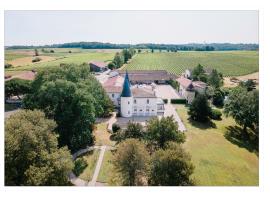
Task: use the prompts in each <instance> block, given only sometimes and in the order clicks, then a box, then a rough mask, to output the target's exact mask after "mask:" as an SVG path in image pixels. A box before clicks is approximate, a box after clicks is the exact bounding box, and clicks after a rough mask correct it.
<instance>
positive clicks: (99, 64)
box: [89, 61, 107, 68]
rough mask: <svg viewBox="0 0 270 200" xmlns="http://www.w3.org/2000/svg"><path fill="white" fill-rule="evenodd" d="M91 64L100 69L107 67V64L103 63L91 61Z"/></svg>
mask: <svg viewBox="0 0 270 200" xmlns="http://www.w3.org/2000/svg"><path fill="white" fill-rule="evenodd" d="M89 64H92V65H95V66H97V67H99V68H105V67H107V64H106V63H105V62H102V61H90V62H89Z"/></svg>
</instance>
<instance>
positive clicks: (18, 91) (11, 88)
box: [5, 78, 31, 99]
mask: <svg viewBox="0 0 270 200" xmlns="http://www.w3.org/2000/svg"><path fill="white" fill-rule="evenodd" d="M30 85H31V81H28V80H22V79H18V78H14V79H11V80H9V81H6V82H5V98H6V99H7V98H10V97H12V96H17V97H18V98H19V99H20V96H21V95H24V94H27V93H29V92H30V88H31V87H30Z"/></svg>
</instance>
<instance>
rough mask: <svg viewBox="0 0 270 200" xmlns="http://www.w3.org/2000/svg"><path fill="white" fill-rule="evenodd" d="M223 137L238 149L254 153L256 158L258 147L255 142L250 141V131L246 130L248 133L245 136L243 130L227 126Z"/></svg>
mask: <svg viewBox="0 0 270 200" xmlns="http://www.w3.org/2000/svg"><path fill="white" fill-rule="evenodd" d="M226 129H227V131H226V133H225V134H224V137H225V138H226V139H227V140H229V141H230V142H231V143H233V144H235V145H237V146H238V147H240V148H245V149H247V150H248V151H249V152H254V153H255V154H256V155H257V156H258V155H259V149H258V147H259V145H258V141H257V140H252V139H250V138H251V136H252V135H254V134H253V133H252V131H251V130H248V133H247V134H245V133H244V132H243V129H242V128H241V127H239V126H228V127H227V128H226Z"/></svg>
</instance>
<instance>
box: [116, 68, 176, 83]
mask: <svg viewBox="0 0 270 200" xmlns="http://www.w3.org/2000/svg"><path fill="white" fill-rule="evenodd" d="M118 72H119V75H121V76H124V74H125V72H124V70H119V71H118ZM128 74H129V80H130V81H155V80H170V79H176V78H177V76H176V75H174V74H170V73H168V72H167V71H166V70H130V71H128Z"/></svg>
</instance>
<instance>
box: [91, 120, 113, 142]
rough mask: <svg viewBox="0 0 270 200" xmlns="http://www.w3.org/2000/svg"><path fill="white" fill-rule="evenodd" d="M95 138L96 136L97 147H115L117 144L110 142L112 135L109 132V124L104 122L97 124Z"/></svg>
mask: <svg viewBox="0 0 270 200" xmlns="http://www.w3.org/2000/svg"><path fill="white" fill-rule="evenodd" d="M94 136H95V139H96V141H95V145H100V146H102V145H108V146H113V145H114V144H115V142H114V141H111V140H110V136H111V134H110V133H109V132H108V130H107V124H106V123H104V122H102V123H98V124H96V129H95V130H94Z"/></svg>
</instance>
